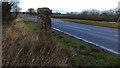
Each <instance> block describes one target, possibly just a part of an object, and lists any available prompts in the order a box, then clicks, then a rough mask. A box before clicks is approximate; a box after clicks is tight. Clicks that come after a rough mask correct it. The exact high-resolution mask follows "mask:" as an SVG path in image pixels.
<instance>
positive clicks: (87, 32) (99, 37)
mask: <svg viewBox="0 0 120 68" xmlns="http://www.w3.org/2000/svg"><path fill="white" fill-rule="evenodd" d="M21 17H22V18H27V19H29V20H32V21H34V22H37V18H35V17H34V18H33V17H28V16H21ZM52 28H54V29H56V30H59V31H62V32H64V33H67V34H69V35H71V36H74V37H75V38H78V39H82V40H84V41H86V42H89V43H92V44H95V45H96V46H99V47H101V48H103V49H105V50H108V51H110V52H113V53H116V54H120V51H119V49H120V45H119V42H118V32H119V30H120V29H114V28H107V27H100V26H93V25H85V24H78V23H74V22H66V21H62V20H58V19H52Z"/></svg>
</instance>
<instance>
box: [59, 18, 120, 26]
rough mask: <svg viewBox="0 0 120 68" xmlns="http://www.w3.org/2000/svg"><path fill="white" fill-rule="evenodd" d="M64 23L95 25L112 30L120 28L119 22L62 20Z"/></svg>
mask: <svg viewBox="0 0 120 68" xmlns="http://www.w3.org/2000/svg"><path fill="white" fill-rule="evenodd" d="M59 19H60V20H63V21H69V22H75V23H81V24H88V25H95V26H103V27H111V28H120V26H119V25H120V23H118V22H105V21H91V20H78V19H62V18H59Z"/></svg>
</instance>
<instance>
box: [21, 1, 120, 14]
mask: <svg viewBox="0 0 120 68" xmlns="http://www.w3.org/2000/svg"><path fill="white" fill-rule="evenodd" d="M119 1H120V0H20V5H19V6H20V7H21V8H22V10H21V11H26V10H27V9H28V8H35V9H37V8H39V7H48V8H50V9H52V10H55V11H58V12H62V11H65V12H72V11H73V12H79V11H83V10H86V9H97V10H101V11H102V10H108V9H113V8H117V7H118V2H119Z"/></svg>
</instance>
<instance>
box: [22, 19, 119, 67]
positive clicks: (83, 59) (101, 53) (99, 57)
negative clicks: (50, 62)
mask: <svg viewBox="0 0 120 68" xmlns="http://www.w3.org/2000/svg"><path fill="white" fill-rule="evenodd" d="M21 22H24V23H25V24H26V25H27V26H28V27H29V28H30V29H32V30H33V31H35V32H37V23H36V22H32V21H30V20H27V19H24V18H21ZM52 35H53V41H54V40H55V41H56V43H59V44H60V47H61V48H62V49H64V52H65V53H67V54H68V57H69V58H68V63H69V65H72V66H78V65H80V66H92V65H94V66H118V65H119V66H120V61H119V57H120V56H118V55H116V54H113V53H111V52H108V51H106V50H104V49H101V48H99V47H97V46H95V45H92V44H89V43H86V42H84V41H82V40H78V39H75V38H73V37H71V36H69V35H67V34H64V33H62V32H59V31H56V30H52Z"/></svg>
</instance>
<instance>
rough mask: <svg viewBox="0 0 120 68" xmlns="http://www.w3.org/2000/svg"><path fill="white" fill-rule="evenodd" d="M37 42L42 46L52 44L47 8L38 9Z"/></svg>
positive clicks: (49, 17) (49, 12)
mask: <svg viewBox="0 0 120 68" xmlns="http://www.w3.org/2000/svg"><path fill="white" fill-rule="evenodd" d="M37 12H38V28H39V40H40V42H41V41H42V43H43V44H52V35H51V34H52V30H51V13H52V11H51V10H50V9H49V8H38V9H37Z"/></svg>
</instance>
